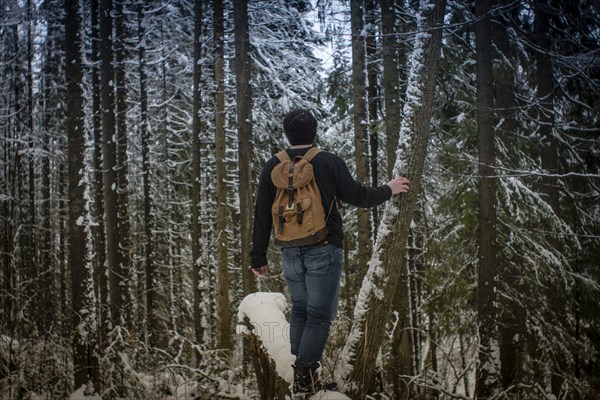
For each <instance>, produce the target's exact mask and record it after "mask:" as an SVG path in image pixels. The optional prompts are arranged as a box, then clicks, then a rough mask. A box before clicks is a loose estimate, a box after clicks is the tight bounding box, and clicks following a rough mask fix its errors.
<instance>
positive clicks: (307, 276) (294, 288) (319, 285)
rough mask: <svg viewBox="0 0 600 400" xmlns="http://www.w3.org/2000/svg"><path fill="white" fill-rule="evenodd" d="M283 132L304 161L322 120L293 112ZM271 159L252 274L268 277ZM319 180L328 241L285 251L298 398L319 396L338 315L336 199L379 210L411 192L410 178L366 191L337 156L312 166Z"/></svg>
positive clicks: (323, 155) (324, 156)
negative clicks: (325, 353)
mask: <svg viewBox="0 0 600 400" xmlns="http://www.w3.org/2000/svg"><path fill="white" fill-rule="evenodd" d="M283 129H284V132H285V135H286V137H287V139H288V141H289V143H290V145H291V147H290V148H288V149H287V150H286V152H287V153H288V155H289V156H290V158H291V159H294V157H299V156H303V155H304V154H306V152H307V151H308V150H309V149H310V148H311V147H312V144H313V142H314V140H315V137H316V134H317V121H316V120H315V118H314V117H313V115H312V114H311V113H310V112H309V111H307V110H304V109H296V110H293V111H290V112H289V113H288V114H287V115H286V116H285V118H284V119H283ZM279 162H280V161H279V159H278V158H277V157H273V158H271V159H270V160H269V161H268V162H267V163H266V165H265V166H264V168H263V170H262V173H261V175H260V181H259V184H258V191H257V196H256V205H255V210H254V230H253V236H252V239H253V244H252V251H251V264H252V265H251V266H252V272H253V273H254V274H255V275H257V276H259V277H264V276H266V275H267V274H268V271H269V268H268V263H267V257H266V252H267V247H268V245H269V239H270V236H271V230H272V226H273V217H272V214H271V207H272V204H273V201H274V199H275V194H276V188H275V186H274V185H273V182H272V179H271V171H272V170H273V168H274V167H275V166H276V165H277V164H278V163H279ZM311 164H312V166H313V171H314V176H315V180H316V182H317V186H318V187H319V191H320V193H321V201H322V203H323V209H324V210H325V213H327V214H328V215H327V222H326V226H327V237H326V239H325V241H323V242H321V243H317V244H314V245H309V246H300V247H283V248H282V261H283V262H282V264H283V274H284V276H285V279H286V281H287V285H288V289H289V292H290V296H291V298H292V312H291V322H290V342H291V352H292V354H293V355H295V356H296V361H295V363H294V366H293V367H294V384H293V392H294V394H302V393H314V392H316V391H318V390H319V389H320V388H321V387H322V385H321V384H320V383H319V382H318V381H317V380H316V371H317V368H318V367H319V361H320V359H321V355H322V354H323V350H324V349H325V344H326V343H327V338H328V336H329V328H330V326H331V322H332V321H333V320H334V319H335V317H336V315H337V307H338V297H339V286H340V275H341V265H342V242H343V233H342V217H341V215H340V213H339V211H338V209H337V207H336V204H335V201H334V200H335V198H338V199H339V200H341V201H343V202H345V203H348V204H351V205H354V206H357V207H374V206H377V205H379V204H381V203H383V202H385V201H387V200H389V199H390V198H391V197H392V195H394V194H398V193H404V192H407V191H408V184H409V182H408V179H407V178H404V177H401V178H397V179H393V180H391V181H390V182H388V183H387V184H386V185H383V186H379V187H375V188H373V187H366V186H363V185H362V184H361V183H359V182H357V181H356V180H354V178H353V177H352V176H351V175H350V172H349V170H348V167H347V165H346V163H345V162H344V161H343V160H342V159H341V158H340V157H338V156H337V155H334V154H332V153H328V152H324V151H323V152H320V153H318V154H317V155H316V156H315V157H314V159H313V160H312V162H311Z"/></svg>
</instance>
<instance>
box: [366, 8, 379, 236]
mask: <svg viewBox="0 0 600 400" xmlns="http://www.w3.org/2000/svg"><path fill="white" fill-rule="evenodd" d="M376 10H377V9H376V7H375V1H374V0H365V25H366V26H365V28H366V29H365V30H366V32H367V37H366V40H365V48H366V59H367V82H368V85H367V99H368V101H367V103H368V110H369V147H370V149H371V154H370V157H369V169H370V171H371V186H374V187H375V186H379V174H378V169H379V162H378V160H379V154H378V153H379V88H378V73H377V72H378V65H379V62H378V59H377V56H378V54H377V40H376V36H377V15H376V12H377V11H376ZM377 209H378V208H377V207H373V209H372V210H371V213H372V215H373V228H374V230H375V231H377V228H378V226H379V213H378V211H377Z"/></svg>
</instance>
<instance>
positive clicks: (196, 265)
mask: <svg viewBox="0 0 600 400" xmlns="http://www.w3.org/2000/svg"><path fill="white" fill-rule="evenodd" d="M201 39H202V2H201V1H196V3H195V5H194V77H193V81H194V104H193V119H192V289H193V291H194V311H193V315H194V339H195V344H196V345H197V346H203V344H204V326H203V325H202V310H201V308H200V307H201V306H202V291H201V289H200V255H201V254H200V252H201V248H200V235H201V225H200V179H201V173H200V129H201V127H200V108H201V105H202V104H201V101H202V97H201V92H200V78H201V72H202V71H201V68H200V57H201V55H202V54H201V53H202V52H201V51H202V47H201V43H202V42H201ZM201 361H202V355H201V353H200V352H199V351H196V365H200V362H201Z"/></svg>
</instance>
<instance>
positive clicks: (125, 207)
mask: <svg viewBox="0 0 600 400" xmlns="http://www.w3.org/2000/svg"><path fill="white" fill-rule="evenodd" d="M114 4H115V35H116V42H115V86H116V104H115V105H116V107H117V108H116V114H115V117H116V128H117V166H116V168H117V188H118V189H117V206H118V213H117V232H118V235H119V239H118V243H119V245H118V246H119V247H118V250H119V252H120V255H119V274H120V275H121V278H120V279H121V282H120V286H121V300H120V301H121V317H122V318H123V323H124V326H125V327H127V329H128V330H129V334H130V335H135V332H134V326H135V325H134V318H133V314H134V310H133V307H134V306H135V305H134V304H133V302H132V298H131V293H130V286H131V276H132V269H131V259H130V258H131V257H130V254H129V253H130V250H131V249H130V247H131V238H130V231H131V228H130V223H129V187H128V186H129V167H128V160H127V158H128V157H127V124H126V122H127V89H126V88H125V85H126V82H125V59H126V53H125V52H126V50H125V41H126V40H127V38H126V32H125V15H124V13H123V0H117V1H115V3H114Z"/></svg>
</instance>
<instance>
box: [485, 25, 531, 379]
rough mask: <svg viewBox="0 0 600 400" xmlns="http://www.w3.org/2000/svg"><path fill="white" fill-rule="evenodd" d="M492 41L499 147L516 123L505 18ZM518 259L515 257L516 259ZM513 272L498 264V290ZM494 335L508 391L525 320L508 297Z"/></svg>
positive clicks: (503, 299) (513, 280) (501, 306)
mask: <svg viewBox="0 0 600 400" xmlns="http://www.w3.org/2000/svg"><path fill="white" fill-rule="evenodd" d="M492 24H493V25H492V38H493V43H494V46H495V47H496V49H497V51H498V56H497V58H498V59H499V60H504V61H503V62H500V63H499V65H498V66H497V67H496V69H494V102H495V110H496V118H497V119H498V122H496V125H497V126H498V128H499V129H498V131H497V133H496V134H497V136H498V137H499V138H500V140H501V141H502V143H512V142H514V140H511V138H514V137H516V135H517V133H518V132H517V129H518V123H517V120H516V118H515V114H516V112H517V107H518V105H517V100H516V95H515V85H514V59H513V57H514V56H513V54H514V52H513V51H512V49H511V47H510V42H509V38H508V32H507V26H510V22H509V18H506V17H505V16H493V17H492ZM508 153H509V154H508V155H509V157H510V159H509V160H508V161H509V162H510V165H513V166H515V167H516V166H517V165H518V160H517V159H516V158H515V156H513V154H515V155H516V154H517V152H516V151H510V150H509V151H508ZM516 257H518V255H516ZM512 264H513V265H521V264H522V262H520V261H519V260H513V261H512ZM518 276H519V275H518V273H517V271H511V270H510V267H509V260H506V259H504V258H500V259H499V260H498V286H499V288H500V290H502V288H511V287H514V286H515V284H516V283H517V279H518ZM498 302H499V314H498V334H499V340H500V367H501V375H502V387H503V389H508V388H509V387H510V386H511V385H513V383H519V378H520V375H521V374H520V372H519V363H518V353H520V352H521V351H522V346H521V345H520V342H519V339H518V338H522V337H524V334H525V330H524V327H525V316H524V312H523V309H522V307H521V306H520V305H519V304H517V302H516V301H514V300H512V299H511V298H509V296H502V297H500V298H499V299H498Z"/></svg>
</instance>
